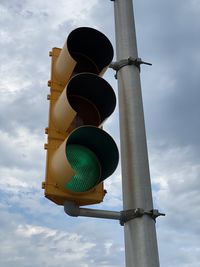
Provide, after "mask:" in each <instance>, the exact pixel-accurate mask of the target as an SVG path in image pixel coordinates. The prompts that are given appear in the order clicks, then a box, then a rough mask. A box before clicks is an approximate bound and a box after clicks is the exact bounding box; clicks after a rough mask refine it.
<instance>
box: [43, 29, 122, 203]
mask: <svg viewBox="0 0 200 267" xmlns="http://www.w3.org/2000/svg"><path fill="white" fill-rule="evenodd" d="M101 49H104V50H102V51H101ZM100 51H101V53H100ZM104 53H105V54H104ZM50 55H51V56H52V66H51V81H49V86H50V88H51V89H50V91H51V93H50V95H49V97H48V99H49V100H50V108H49V124H48V130H47V131H46V132H47V134H48V144H47V145H45V148H46V149H47V163H46V178H45V183H43V188H44V189H45V196H46V197H47V198H48V199H50V200H52V201H54V202H55V203H57V204H59V205H63V204H64V201H66V200H71V201H74V202H76V204H78V205H89V204H95V203H99V202H101V201H103V198H104V195H105V191H104V188H103V180H104V179H106V178H107V177H108V176H110V175H111V174H112V173H113V171H114V170H115V169H116V167H117V164H118V160H119V154H118V149H117V146H116V144H115V142H114V140H113V139H112V137H111V136H110V135H108V134H107V133H106V132H105V131H103V130H102V129H101V128H98V127H100V126H101V125H102V123H103V122H104V120H105V119H106V118H108V117H109V116H110V115H111V114H112V112H113V111H114V108H115V105H116V97H115V94H114V92H113V89H112V87H111V86H110V85H109V83H108V82H106V81H105V80H104V79H103V78H101V77H100V76H99V75H102V74H103V73H104V72H105V70H106V68H107V66H108V65H109V63H110V62H111V60H112V57H113V49H112V45H111V43H110V42H109V40H108V39H107V37H106V36H105V35H103V34H102V33H100V32H99V31H97V30H94V29H92V28H86V27H82V28H77V29H75V30H74V31H72V32H71V34H70V35H69V36H68V38H67V42H66V43H65V45H64V47H63V49H62V50H61V49H59V48H53V50H52V52H51V53H50Z"/></svg>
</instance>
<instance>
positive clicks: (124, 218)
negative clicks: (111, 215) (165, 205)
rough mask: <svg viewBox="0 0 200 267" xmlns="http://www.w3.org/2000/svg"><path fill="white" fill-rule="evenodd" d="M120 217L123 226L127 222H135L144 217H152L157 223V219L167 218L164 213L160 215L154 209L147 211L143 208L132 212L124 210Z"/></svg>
mask: <svg viewBox="0 0 200 267" xmlns="http://www.w3.org/2000/svg"><path fill="white" fill-rule="evenodd" d="M120 213H121V216H120V224H121V225H122V226H123V225H124V224H125V223H126V222H128V221H130V220H133V219H135V218H139V217H142V216H143V215H148V216H150V217H151V218H152V219H153V220H154V221H156V218H157V217H159V216H165V214H164V213H160V212H159V211H158V210H157V209H152V210H150V211H145V210H144V209H141V208H136V209H131V210H124V211H121V212H120Z"/></svg>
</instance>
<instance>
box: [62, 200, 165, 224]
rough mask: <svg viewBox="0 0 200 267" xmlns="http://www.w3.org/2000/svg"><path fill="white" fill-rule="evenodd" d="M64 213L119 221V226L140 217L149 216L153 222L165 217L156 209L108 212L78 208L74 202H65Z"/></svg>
mask: <svg viewBox="0 0 200 267" xmlns="http://www.w3.org/2000/svg"><path fill="white" fill-rule="evenodd" d="M64 211H65V213H67V214H68V215H70V216H73V217H78V216H84V217H93V218H101V219H112V220H119V222H120V225H121V226H124V224H125V223H126V222H128V221H130V220H133V219H135V218H139V217H142V216H143V215H148V216H150V217H151V218H152V219H153V220H154V221H156V218H157V217H158V216H165V214H164V213H160V212H159V211H158V210H156V209H152V210H150V211H145V210H144V209H141V208H136V209H130V210H123V211H110V210H97V209H87V208H80V207H79V206H78V205H77V204H76V203H75V202H72V201H65V203H64Z"/></svg>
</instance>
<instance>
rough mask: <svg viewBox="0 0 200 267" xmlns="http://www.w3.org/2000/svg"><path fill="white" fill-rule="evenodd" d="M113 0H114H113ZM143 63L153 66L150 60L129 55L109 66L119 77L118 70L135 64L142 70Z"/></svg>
mask: <svg viewBox="0 0 200 267" xmlns="http://www.w3.org/2000/svg"><path fill="white" fill-rule="evenodd" d="M111 1H113V0H111ZM141 64H145V65H149V66H151V65H152V64H151V63H148V62H145V61H142V59H141V58H133V57H129V58H128V59H121V60H119V61H116V62H112V63H111V64H110V65H109V68H111V69H113V70H115V71H116V74H115V79H117V72H118V71H119V70H120V69H121V68H123V67H125V66H127V65H135V66H136V67H137V68H138V69H139V71H140V65H141Z"/></svg>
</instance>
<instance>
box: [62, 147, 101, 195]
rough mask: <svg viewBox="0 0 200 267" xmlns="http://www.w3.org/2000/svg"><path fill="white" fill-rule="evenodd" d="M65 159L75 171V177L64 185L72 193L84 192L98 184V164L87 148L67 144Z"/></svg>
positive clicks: (99, 170) (99, 171)
mask: <svg viewBox="0 0 200 267" xmlns="http://www.w3.org/2000/svg"><path fill="white" fill-rule="evenodd" d="M66 155H67V159H68V161H69V163H70V165H71V167H72V168H73V170H74V171H75V173H76V174H75V175H74V176H73V177H72V178H71V180H70V181H69V182H67V183H66V184H65V188H66V189H68V190H70V191H72V192H86V191H88V190H90V189H91V188H93V187H94V186H95V185H96V184H98V182H99V179H100V173H101V169H100V164H99V161H98V159H97V157H96V155H95V154H94V153H93V152H92V151H91V150H90V149H88V148H87V147H84V146H81V145H75V144H68V145H67V147H66Z"/></svg>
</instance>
